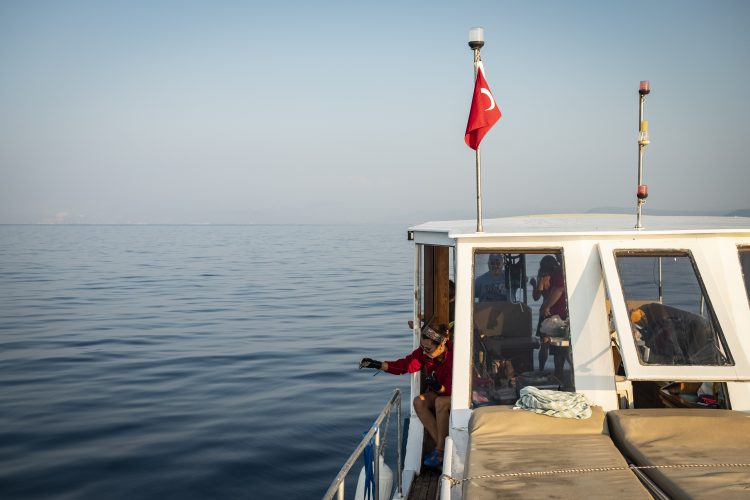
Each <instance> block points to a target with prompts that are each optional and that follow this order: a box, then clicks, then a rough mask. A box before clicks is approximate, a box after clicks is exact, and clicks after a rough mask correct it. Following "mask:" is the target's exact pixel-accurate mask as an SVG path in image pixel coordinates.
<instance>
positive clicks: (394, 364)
mask: <svg viewBox="0 0 750 500" xmlns="http://www.w3.org/2000/svg"><path fill="white" fill-rule="evenodd" d="M386 363H388V370H387V371H388V373H392V374H394V375H403V374H404V373H414V372H417V371H419V369H420V368H422V367H423V366H424V368H425V371H426V372H427V375H430V374H432V373H434V374H435V378H436V379H437V380H438V382H440V383H441V384H442V385H443V387H444V388H445V392H441V393H440V395H441V396H450V395H451V389H452V387H453V345H451V343H450V342H448V344H447V345H446V346H445V354H444V355H443V360H442V361H435V360H434V359H432V358H430V357H428V356H427V355H425V353H424V352H422V348H421V347H418V348H417V349H415V350H414V352H412V353H411V354H409V355H408V356H406V357H405V358H401V359H399V360H396V361H386Z"/></svg>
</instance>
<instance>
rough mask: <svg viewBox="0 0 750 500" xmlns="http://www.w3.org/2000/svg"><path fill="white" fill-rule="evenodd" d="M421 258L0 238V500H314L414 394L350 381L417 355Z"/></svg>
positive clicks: (261, 237)
mask: <svg viewBox="0 0 750 500" xmlns="http://www.w3.org/2000/svg"><path fill="white" fill-rule="evenodd" d="M413 252H414V250H413V245H412V244H411V243H409V242H408V241H407V239H406V227H405V226H404V227H402V226H398V225H392V226H367V227H358V226H77V225H60V226H0V498H3V499H11V498H24V499H30V498H76V499H102V498H107V499H120V498H122V499H126V498H127V499H133V498H138V499H168V498H174V499H190V498H320V497H321V496H322V494H323V493H324V492H325V490H326V488H327V487H328V485H329V483H330V482H331V480H332V479H333V478H334V477H335V475H336V473H337V472H338V470H339V469H340V468H341V466H342V465H343V463H344V461H345V460H346V458H347V457H348V456H349V454H350V453H351V452H352V450H353V449H354V447H355V446H356V444H357V443H358V442H359V440H360V439H361V437H362V434H363V433H364V432H366V431H367V430H368V429H369V427H370V424H371V423H372V421H373V419H374V418H375V417H376V416H377V414H378V412H379V411H380V410H381V409H382V408H383V406H384V405H385V403H386V401H387V399H388V398H389V397H390V395H391V393H392V390H393V388H394V387H399V388H401V389H402V390H406V389H407V387H408V378H407V377H394V376H392V375H388V374H380V375H379V376H377V377H374V376H373V372H372V371H368V370H358V368H357V365H358V361H359V359H360V358H362V357H363V356H369V357H373V358H377V359H389V358H390V359H393V358H396V357H400V356H401V355H403V354H405V353H407V352H409V351H410V350H411V342H412V340H411V333H410V331H409V330H408V329H407V324H406V322H407V320H408V319H410V317H411V308H412V299H411V287H412V281H413V270H412V265H413V264H412V261H413V255H414V253H413ZM404 407H405V408H408V393H407V394H406V396H405V397H404ZM391 427H393V425H392V426H391ZM391 432H395V431H391ZM389 441H391V442H392V443H395V440H393V434H391V437H390V438H389ZM390 446H391V447H392V448H394V447H395V444H391V445H390ZM394 468H395V465H394ZM358 471H359V466H357V467H355V470H354V472H353V473H352V474H351V475H353V476H354V477H356V475H357V473H358ZM348 488H349V490H348V491H349V492H350V493H353V489H352V486H351V481H350V485H349V486H348Z"/></svg>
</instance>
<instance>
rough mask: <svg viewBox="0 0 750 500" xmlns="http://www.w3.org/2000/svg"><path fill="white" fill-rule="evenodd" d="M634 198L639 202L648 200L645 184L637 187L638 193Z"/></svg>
mask: <svg viewBox="0 0 750 500" xmlns="http://www.w3.org/2000/svg"><path fill="white" fill-rule="evenodd" d="M636 196H637V197H638V199H639V200H645V199H646V198H648V186H647V185H645V184H641V185H640V186H638V192H637V193H636Z"/></svg>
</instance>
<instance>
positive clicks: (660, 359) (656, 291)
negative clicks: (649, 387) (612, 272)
mask: <svg viewBox="0 0 750 500" xmlns="http://www.w3.org/2000/svg"><path fill="white" fill-rule="evenodd" d="M615 260H616V263H617V271H618V273H619V276H620V283H621V285H622V290H623V294H624V296H625V302H626V305H627V309H628V315H629V319H630V327H631V331H632V334H633V341H634V342H635V344H636V346H637V348H636V351H637V352H638V358H639V361H640V362H641V364H644V365H668V366H691V365H702V366H723V365H731V364H733V362H732V359H731V356H730V353H729V350H728V348H727V345H726V341H725V339H724V335H723V334H722V332H721V329H720V328H719V324H718V322H717V321H716V317H715V315H714V312H713V309H712V307H711V303H710V301H709V300H708V296H707V295H706V293H705V291H704V289H703V286H702V283H701V280H700V276H699V274H698V272H697V269H696V267H695V265H694V262H693V259H692V256H691V255H690V253H689V252H682V251H675V252H671V251H670V252H633V251H624V252H616V253H615Z"/></svg>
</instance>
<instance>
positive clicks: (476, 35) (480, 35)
mask: <svg viewBox="0 0 750 500" xmlns="http://www.w3.org/2000/svg"><path fill="white" fill-rule="evenodd" d="M483 46H484V30H483V29H482V28H472V29H471V30H470V31H469V47H471V49H472V50H473V51H474V80H475V81H476V79H477V73H478V72H479V62H480V61H481V60H482V57H481V56H480V55H479V51H480V49H481V48H482V47H483ZM476 166H477V232H478V233H482V232H484V229H483V228H482V158H481V156H480V154H479V146H477V149H476Z"/></svg>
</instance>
